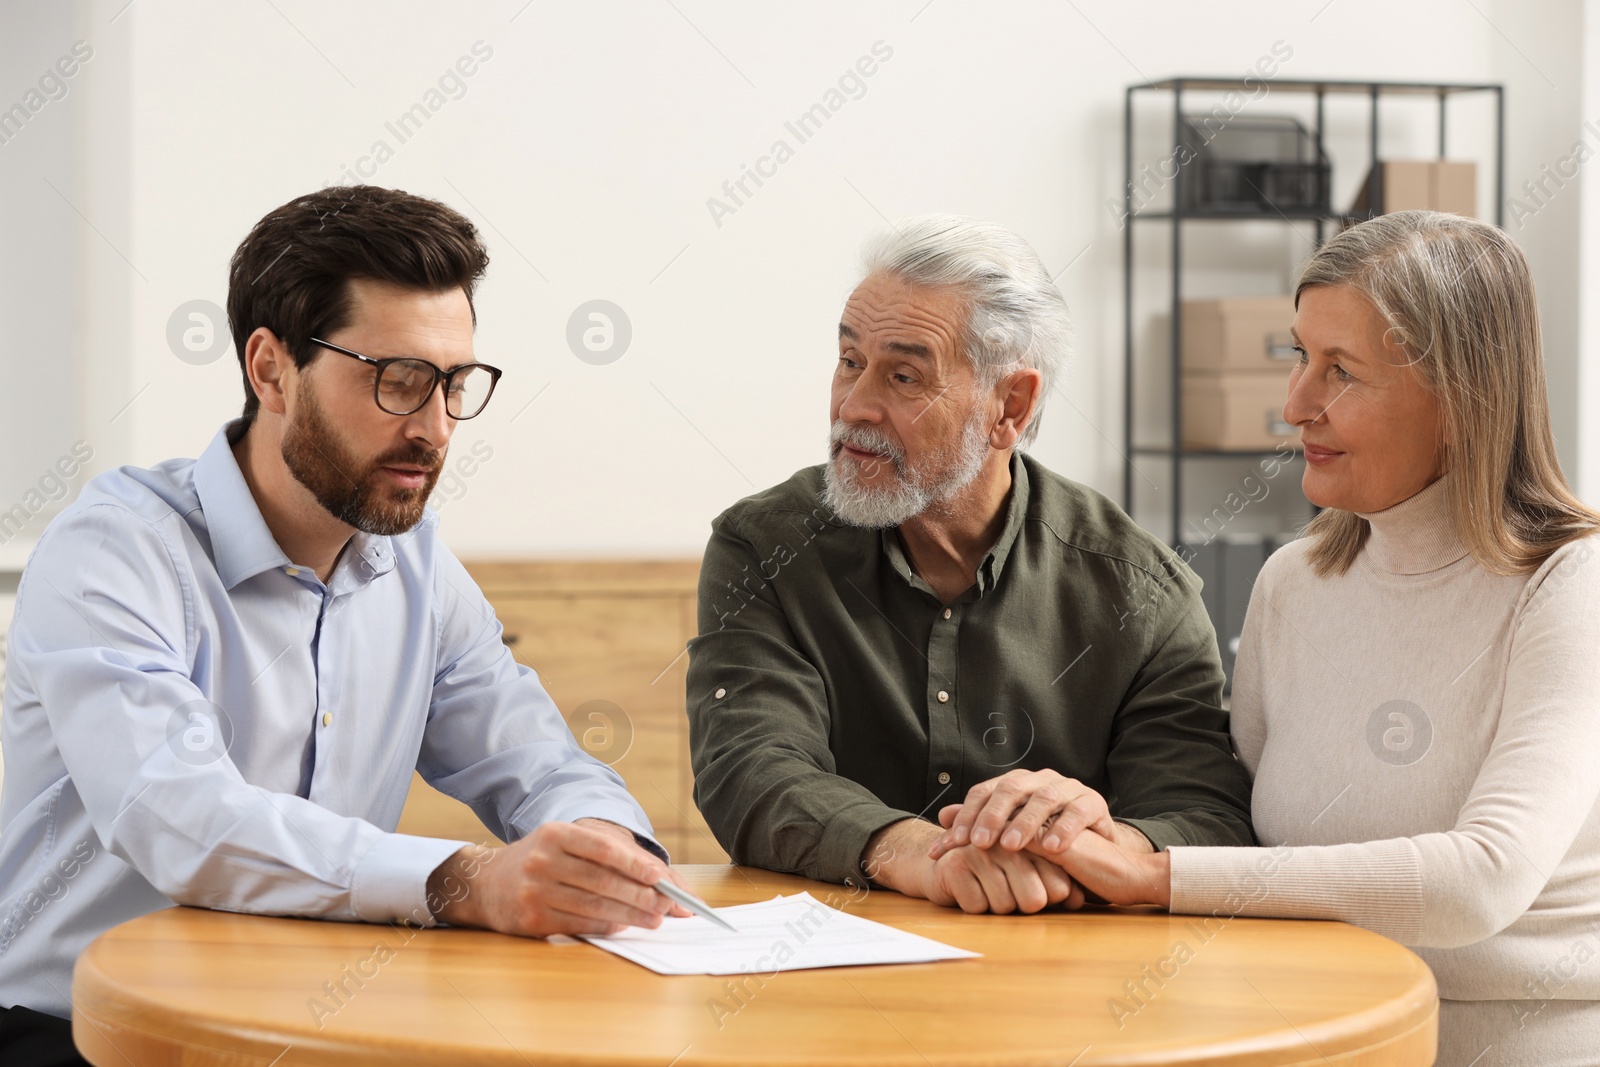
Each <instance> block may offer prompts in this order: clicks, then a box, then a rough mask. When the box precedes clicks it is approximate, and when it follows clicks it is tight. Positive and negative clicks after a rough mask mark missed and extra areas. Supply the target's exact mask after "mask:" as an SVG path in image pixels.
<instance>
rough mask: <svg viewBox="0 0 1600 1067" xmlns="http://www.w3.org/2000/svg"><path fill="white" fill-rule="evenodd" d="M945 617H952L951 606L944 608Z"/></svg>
mask: <svg viewBox="0 0 1600 1067" xmlns="http://www.w3.org/2000/svg"><path fill="white" fill-rule="evenodd" d="M944 617H945V618H947V619H948V618H949V617H950V609H949V608H945V609H944Z"/></svg>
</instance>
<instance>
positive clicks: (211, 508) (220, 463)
mask: <svg viewBox="0 0 1600 1067" xmlns="http://www.w3.org/2000/svg"><path fill="white" fill-rule="evenodd" d="M248 428H249V424H248V423H247V422H246V421H245V420H244V419H242V418H241V419H234V420H233V421H231V422H228V423H226V424H224V425H223V427H222V428H221V429H220V430H218V431H217V435H216V436H215V437H213V438H212V439H211V443H210V444H209V445H207V446H206V450H205V451H204V452H202V453H201V454H200V458H199V459H197V460H196V461H195V464H194V490H195V496H196V497H197V498H198V499H199V501H200V511H201V513H202V514H204V516H205V520H206V529H207V530H209V531H210V534H211V559H212V562H213V563H214V564H215V565H216V568H217V575H218V577H220V578H221V579H222V584H223V587H224V588H226V589H232V588H233V587H234V586H236V585H238V584H239V583H240V582H242V581H244V580H245V579H246V578H252V577H254V576H255V575H257V574H260V573H261V572H262V571H267V570H272V569H274V568H277V567H287V566H291V565H292V561H291V560H290V559H289V557H288V556H286V555H284V552H283V549H282V548H279V547H278V542H277V541H276V540H275V539H274V538H273V536H272V531H271V530H270V529H268V528H267V520H266V519H264V518H262V517H261V508H260V507H259V506H258V505H257V504H256V498H255V496H254V495H252V494H251V492H250V486H249V484H248V483H247V482H246V481H245V480H244V472H243V471H241V470H240V469H239V461H238V460H237V459H235V458H234V455H233V445H234V444H235V443H236V442H237V441H238V440H239V438H241V437H242V436H244V432H245V430H246V429H248ZM346 560H348V561H349V563H350V564H352V565H356V564H362V566H359V567H358V568H357V569H358V572H359V573H360V574H361V575H362V576H363V577H365V578H367V579H369V580H370V579H371V578H375V577H377V576H378V575H380V574H385V573H387V572H389V571H390V570H393V569H394V545H393V544H392V543H391V539H390V538H388V537H384V536H382V535H379V534H368V533H362V532H361V531H359V530H358V531H356V533H355V535H354V536H353V537H352V538H351V539H350V544H349V546H348V547H347V548H346V550H345V553H344V558H342V559H341V560H340V564H339V566H340V568H341V569H342V568H343V567H344V566H345V564H346ZM331 577H332V576H330V578H331Z"/></svg>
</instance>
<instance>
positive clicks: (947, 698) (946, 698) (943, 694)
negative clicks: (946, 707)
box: [939, 689, 950, 704]
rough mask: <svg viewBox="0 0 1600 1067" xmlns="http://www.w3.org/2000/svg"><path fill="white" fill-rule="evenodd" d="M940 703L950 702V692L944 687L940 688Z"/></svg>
mask: <svg viewBox="0 0 1600 1067" xmlns="http://www.w3.org/2000/svg"><path fill="white" fill-rule="evenodd" d="M939 703H941V704H948V703H950V694H949V693H946V692H945V691H944V690H943V689H941V690H939Z"/></svg>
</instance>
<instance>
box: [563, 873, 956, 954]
mask: <svg viewBox="0 0 1600 1067" xmlns="http://www.w3.org/2000/svg"><path fill="white" fill-rule="evenodd" d="M715 911H716V913H717V914H718V915H720V916H722V917H723V918H724V919H726V920H727V921H728V922H729V923H731V924H732V925H734V926H735V927H737V928H738V930H739V932H738V933H730V932H729V931H727V930H724V929H723V928H722V927H720V926H718V925H717V924H716V923H714V922H712V921H711V920H709V919H702V918H701V917H700V916H698V915H694V916H690V917H689V918H686V919H681V918H677V917H675V916H670V915H669V916H667V917H666V918H664V919H662V921H661V925H660V926H659V927H657V928H656V929H654V930H647V929H644V928H643V927H639V926H630V927H628V928H627V929H626V930H623V931H622V932H620V933H616V934H611V935H610V936H607V937H585V938H584V940H585V941H587V942H589V943H590V944H592V945H595V946H597V947H599V948H603V949H605V950H606V951H607V952H614V953H616V954H617V955H618V956H621V957H623V958H624V959H630V960H632V961H633V962H634V963H637V964H641V965H643V966H645V967H648V968H650V969H651V970H652V971H655V972H656V973H657V974H772V973H775V972H777V971H799V970H805V969H807V968H811V967H854V966H861V965H863V964H874V963H927V962H930V961H933V960H961V959H971V958H973V957H976V956H981V955H982V953H980V952H968V951H967V950H966V949H964V948H955V947H953V946H951V945H946V944H943V943H942V942H939V941H933V940H931V939H929V938H926V937H919V936H918V935H916V934H908V933H906V932H905V931H903V930H896V929H895V928H894V927H892V926H885V925H883V924H882V923H875V922H873V921H872V920H871V919H863V918H862V917H861V916H859V915H851V914H850V913H849V912H844V911H839V910H838V909H836V908H830V907H828V906H827V905H826V904H824V903H822V902H821V901H819V900H817V899H816V898H815V897H813V896H812V895H811V894H810V893H799V894H796V895H794V896H787V897H782V896H780V897H773V898H772V899H771V900H764V901H762V902H760V903H758V904H738V905H735V906H734V907H731V908H717V909H715Z"/></svg>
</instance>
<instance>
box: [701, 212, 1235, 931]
mask: <svg viewBox="0 0 1600 1067" xmlns="http://www.w3.org/2000/svg"><path fill="white" fill-rule="evenodd" d="M865 267H866V269H865V271H864V280H863V281H862V282H861V283H860V285H858V286H857V287H856V289H855V291H854V293H852V294H851V296H850V298H849V300H848V302H847V303H846V305H845V308H844V313H843V315H842V317H841V319H840V322H839V356H838V363H837V365H836V366H835V369H834V375H833V395H832V403H831V410H830V417H831V419H832V433H831V436H830V453H831V455H830V460H829V462H828V463H827V464H825V465H822V466H818V467H809V468H807V469H804V470H802V471H800V472H799V473H797V474H795V475H794V477H792V478H790V479H789V480H788V481H786V482H784V483H783V484H781V485H778V486H775V487H773V488H772V489H769V490H767V491H766V492H763V493H758V494H756V495H755V496H752V497H748V498H746V499H745V500H742V501H740V502H739V503H737V504H735V505H734V506H733V507H732V508H729V509H728V510H727V511H726V512H724V513H723V514H722V515H721V516H720V517H719V518H718V519H717V520H716V521H715V523H713V527H712V529H713V533H712V536H711V541H710V544H709V545H708V547H707V548H706V553H705V563H704V567H703V569H702V571H701V577H700V605H699V620H700V627H699V628H700V633H699V636H697V637H696V638H695V639H694V640H693V641H692V642H691V643H690V646H689V650H690V666H689V676H688V710H689V721H690V729H691V735H690V737H691V746H692V750H693V763H694V771H695V800H696V802H697V803H698V804H699V806H700V809H701V811H702V812H704V813H705V816H706V819H707V821H708V822H709V823H710V825H711V828H712V830H713V831H714V832H715V833H716V835H717V838H718V840H719V841H721V843H722V844H723V846H724V847H725V848H727V850H728V851H729V853H730V854H731V855H732V857H733V859H734V861H735V862H738V863H746V864H753V865H756V866H761V867H767V868H771V869H774V870H780V871H791V872H796V873H800V874H804V875H808V876H810V877H813V878H820V879H825V880H829V881H843V882H850V883H863V884H864V883H866V882H868V881H870V882H871V883H873V884H877V885H881V886H884V887H887V888H890V889H895V890H898V891H900V892H902V893H906V894H908V895H912V896H918V897H925V898H927V899H930V900H934V901H937V902H939V903H941V904H945V905H959V906H960V907H961V908H962V909H963V910H965V911H969V912H980V911H994V912H1010V911H1024V912H1033V911H1038V910H1039V909H1041V908H1043V907H1045V906H1047V905H1049V904H1053V903H1059V902H1063V901H1065V902H1067V903H1069V904H1072V903H1076V902H1079V901H1081V900H1082V895H1081V892H1080V891H1079V890H1077V889H1076V887H1074V886H1073V884H1072V882H1071V881H1070V879H1068V878H1067V877H1066V875H1065V873H1064V872H1063V871H1062V870H1061V869H1060V867H1058V866H1056V865H1055V864H1054V863H1052V862H1051V861H1050V860H1049V858H1048V857H1047V856H1046V855H1044V854H1043V853H1047V852H1050V851H1052V849H1058V848H1059V847H1061V842H1062V841H1063V840H1066V839H1070V837H1071V836H1072V835H1073V834H1075V833H1077V832H1080V831H1083V830H1085V829H1087V830H1088V831H1090V832H1096V833H1100V834H1103V835H1104V836H1106V837H1108V838H1110V839H1111V840H1113V841H1114V842H1116V843H1117V844H1118V845H1119V846H1121V847H1122V848H1123V849H1125V850H1129V851H1150V850H1153V849H1164V848H1166V847H1167V846H1169V845H1186V844H1225V845H1248V844H1251V843H1253V839H1252V835H1251V829H1250V821H1249V814H1248V813H1249V792H1250V790H1249V783H1248V781H1247V779H1246V776H1245V773H1244V771H1243V770H1242V769H1241V767H1240V766H1239V764H1238V762H1237V761H1236V760H1235V759H1234V757H1233V754H1232V750H1231V746H1230V742H1229V739H1228V729H1227V716H1226V714H1225V713H1224V712H1223V711H1222V709H1221V707H1220V706H1219V705H1220V701H1221V695H1222V683H1223V675H1222V669H1221V664H1220V661H1219V656H1218V651H1217V643H1216V637H1215V634H1214V632H1213V630H1212V628H1211V625H1210V623H1209V622H1208V620H1207V618H1206V614H1205V611H1204V609H1203V607H1202V605H1201V600H1200V593H1199V582H1198V580H1197V579H1196V578H1195V577H1194V575H1193V574H1192V573H1191V572H1190V571H1189V570H1188V569H1187V568H1186V567H1184V566H1183V564H1182V563H1180V562H1179V561H1178V560H1177V559H1176V558H1175V557H1174V556H1173V554H1172V553H1171V552H1170V551H1169V550H1168V549H1167V548H1166V547H1165V546H1164V545H1162V544H1161V543H1160V542H1159V541H1157V540H1156V539H1155V538H1154V537H1152V536H1150V535H1149V534H1147V533H1145V532H1144V531H1143V530H1141V529H1139V528H1138V527H1137V526H1135V525H1134V523H1133V522H1132V520H1130V519H1129V518H1128V516H1127V515H1125V514H1124V513H1123V512H1122V511H1121V510H1120V509H1118V508H1117V507H1116V505H1114V504H1112V503H1111V502H1110V501H1108V500H1106V499H1105V498H1104V497H1102V496H1100V495H1099V494H1098V493H1095V492H1094V491H1092V490H1090V489H1088V488H1086V487H1084V486H1081V485H1078V484H1075V483H1073V482H1070V481H1068V480H1066V479H1065V478H1062V477H1060V476H1059V475H1056V474H1054V473H1052V472H1051V471H1049V470H1047V469H1045V468H1044V467H1043V466H1041V465H1040V464H1039V463H1038V461H1037V460H1035V459H1033V458H1032V457H1031V456H1028V455H1026V454H1025V453H1023V452H1021V451H1020V449H1021V448H1022V447H1024V446H1026V445H1027V444H1028V443H1029V442H1030V441H1031V440H1032V439H1033V437H1034V435H1035V434H1036V433H1037V431H1038V426H1039V413H1040V409H1041V408H1042V407H1043V405H1044V401H1045V398H1046V397H1047V396H1048V394H1049V392H1050V390H1051V387H1052V385H1053V382H1054V380H1055V376H1056V372H1057V367H1058V364H1059V362H1060V359H1061V355H1062V352H1063V349H1064V348H1065V345H1066V336H1067V333H1068V330H1069V323H1068V316H1067V308H1066V304H1065V302H1064V301H1063V299H1062V297H1061V294H1060V292H1059V290H1057V289H1056V287H1055V285H1054V284H1053V283H1052V282H1051V280H1050V277H1049V275H1048V273H1047V272H1046V271H1045V270H1044V267H1043V266H1042V264H1041V263H1040V262H1039V260H1038V257H1037V256H1036V255H1035V254H1034V253H1033V251H1032V249H1031V248H1029V247H1028V245H1027V244H1026V243H1025V242H1024V241H1022V240H1021V239H1020V238H1018V237H1016V236H1015V235H1014V234H1011V233H1009V232H1007V231H1005V230H1002V229H1000V228H999V227H996V226H992V225H988V224H985V223H981V222H977V221H974V220H970V219H962V218H955V217H948V216H933V217H924V218H916V219H910V220H907V221H904V222H902V223H901V224H899V225H898V226H897V227H895V229H894V230H893V231H892V232H890V233H887V234H886V235H884V236H883V237H882V238H881V239H879V240H878V241H876V242H875V243H873V244H872V245H871V246H869V248H868V251H867V256H866V263H865ZM963 799H965V800H967V801H968V810H969V811H973V812H978V811H981V812H982V813H983V814H982V815H981V816H980V817H979V818H978V819H977V821H976V822H974V821H973V819H971V818H970V817H969V818H966V819H965V820H964V821H963V822H962V823H960V824H958V825H955V826H952V828H951V831H950V833H949V834H948V836H946V835H945V831H943V830H942V829H941V827H940V825H938V824H937V823H936V822H934V821H932V819H931V818H930V813H935V814H938V813H939V812H940V807H941V805H945V806H947V807H946V808H945V810H944V811H943V815H944V818H945V820H946V821H947V822H949V821H950V820H952V819H953V818H955V816H956V813H957V812H958V811H960V810H961V809H960V808H959V807H957V806H955V805H956V804H957V803H958V802H960V801H962V800H963ZM1002 825H1004V826H1007V827H1009V828H1008V829H1007V830H1006V834H1005V837H1004V838H1003V839H1001V840H995V831H996V829H998V828H999V827H1000V826H1002ZM1030 845H1035V846H1038V847H1037V848H1036V849H1035V850H1030V848H1029V846H1030Z"/></svg>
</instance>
